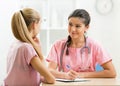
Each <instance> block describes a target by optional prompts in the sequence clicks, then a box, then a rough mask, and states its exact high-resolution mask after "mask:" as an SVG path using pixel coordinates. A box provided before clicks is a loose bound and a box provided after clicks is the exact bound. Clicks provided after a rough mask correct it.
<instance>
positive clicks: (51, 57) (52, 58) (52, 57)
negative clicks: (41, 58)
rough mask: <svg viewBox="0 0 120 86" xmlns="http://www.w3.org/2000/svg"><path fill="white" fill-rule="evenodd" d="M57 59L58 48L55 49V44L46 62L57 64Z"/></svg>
mask: <svg viewBox="0 0 120 86" xmlns="http://www.w3.org/2000/svg"><path fill="white" fill-rule="evenodd" d="M57 58H58V54H57V50H56V47H55V44H54V45H53V46H52V48H51V49H50V52H49V54H48V56H47V58H46V60H47V61H48V62H51V61H52V62H55V63H57Z"/></svg>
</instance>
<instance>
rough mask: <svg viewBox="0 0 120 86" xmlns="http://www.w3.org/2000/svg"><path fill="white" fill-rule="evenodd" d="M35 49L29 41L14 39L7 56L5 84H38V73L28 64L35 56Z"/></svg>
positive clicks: (21, 85)
mask: <svg viewBox="0 0 120 86" xmlns="http://www.w3.org/2000/svg"><path fill="white" fill-rule="evenodd" d="M34 56H37V53H36V51H35V50H34V48H33V47H32V45H31V44H29V43H23V42H20V41H16V42H15V43H13V44H12V46H11V47H10V51H9V53H8V57H7V76H6V78H5V80H4V84H5V86H39V85H40V74H39V73H38V72H37V71H36V70H34V69H33V67H32V66H31V64H30V61H31V59H32V58H36V57H34Z"/></svg>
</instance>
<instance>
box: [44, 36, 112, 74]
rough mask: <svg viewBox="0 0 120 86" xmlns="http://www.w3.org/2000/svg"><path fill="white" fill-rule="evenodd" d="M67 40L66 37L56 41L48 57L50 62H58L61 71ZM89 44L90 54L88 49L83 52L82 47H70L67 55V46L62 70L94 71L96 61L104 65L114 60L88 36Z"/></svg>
mask: <svg viewBox="0 0 120 86" xmlns="http://www.w3.org/2000/svg"><path fill="white" fill-rule="evenodd" d="M65 42H66V39H63V40H59V41H57V42H55V44H54V45H53V46H52V48H51V50H50V53H49V55H48V57H47V59H46V60H47V61H48V62H50V61H52V62H55V63H57V64H58V70H59V71H60V65H61V64H60V55H61V51H63V46H64V44H65ZM87 46H88V47H89V48H90V54H88V49H84V51H83V53H82V54H81V49H82V48H72V47H69V48H68V50H69V55H66V54H65V53H66V48H65V50H64V54H63V59H62V70H63V71H64V72H67V71H69V70H70V69H73V70H75V71H77V72H92V71H95V66H96V63H98V64H100V65H102V64H104V63H106V62H108V61H110V60H112V59H111V57H110V56H109V55H108V53H107V52H106V51H105V50H104V49H103V47H102V46H101V45H100V44H99V43H98V42H96V41H94V40H92V39H91V38H89V37H88V38H87Z"/></svg>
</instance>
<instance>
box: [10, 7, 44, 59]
mask: <svg viewBox="0 0 120 86" xmlns="http://www.w3.org/2000/svg"><path fill="white" fill-rule="evenodd" d="M39 21H40V15H39V13H38V12H37V11H36V10H34V9H31V8H24V9H23V10H20V11H18V12H15V13H14V14H13V17H12V21H11V26H12V32H13V34H14V36H15V38H16V39H18V40H20V41H22V42H27V43H30V44H32V46H33V47H34V49H35V50H36V52H37V54H38V56H39V57H40V59H41V60H43V55H42V53H41V50H40V48H39V47H38V46H37V45H36V43H35V42H34V40H33V38H32V37H31V36H30V31H31V23H33V22H37V23H39Z"/></svg>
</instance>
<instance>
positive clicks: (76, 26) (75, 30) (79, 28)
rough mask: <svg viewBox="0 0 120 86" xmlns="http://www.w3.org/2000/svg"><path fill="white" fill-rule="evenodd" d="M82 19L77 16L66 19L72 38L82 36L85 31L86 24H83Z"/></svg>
mask: <svg viewBox="0 0 120 86" xmlns="http://www.w3.org/2000/svg"><path fill="white" fill-rule="evenodd" d="M83 21H84V19H82V18H81V19H80V18H79V17H71V18H69V20H68V22H69V23H68V32H69V35H70V37H71V38H72V39H78V38H80V37H83V36H84V32H85V31H87V29H88V26H85V24H84V22H83Z"/></svg>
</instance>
